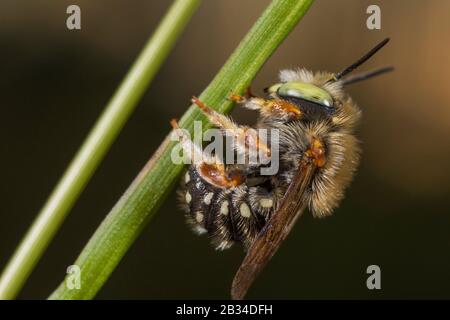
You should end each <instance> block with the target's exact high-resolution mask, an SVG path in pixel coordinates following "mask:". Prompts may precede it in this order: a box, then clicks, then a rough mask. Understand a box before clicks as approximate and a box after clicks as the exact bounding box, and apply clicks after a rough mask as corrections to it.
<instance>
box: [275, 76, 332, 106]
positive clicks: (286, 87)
mask: <svg viewBox="0 0 450 320" xmlns="http://www.w3.org/2000/svg"><path fill="white" fill-rule="evenodd" d="M268 91H269V92H270V93H277V94H278V95H279V96H281V97H286V98H299V99H303V100H307V101H311V102H314V103H317V104H320V105H323V106H325V107H332V106H333V98H331V95H330V94H329V93H328V92H326V91H325V90H323V89H321V88H319V87H317V86H315V85H313V84H310V83H305V82H285V83H277V84H274V85H273V86H271V87H270V88H269V89H268Z"/></svg>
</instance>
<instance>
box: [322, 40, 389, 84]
mask: <svg viewBox="0 0 450 320" xmlns="http://www.w3.org/2000/svg"><path fill="white" fill-rule="evenodd" d="M389 40H390V39H389V38H386V39H384V40H383V41H381V42H380V43H379V44H377V45H376V46H375V47H374V48H372V50H370V51H369V52H367V53H366V54H365V55H364V56H362V57H361V58H359V59H358V60H357V61H356V62H355V63H353V64H351V65H350V66H348V67H347V68H345V69H344V70H342V71H340V72H338V73H336V74H335V75H334V77H333V79H332V80H330V81H337V80H339V79H341V78H342V77H343V76H345V75H346V74H349V73H350V72H352V71H353V70H355V69H356V68H358V67H359V66H360V65H362V64H363V63H364V62H366V61H367V60H369V59H370V58H371V57H372V56H373V55H374V54H375V53H377V51H378V50H380V49H381V48H383V47H384V46H385V45H386V43H388V42H389Z"/></svg>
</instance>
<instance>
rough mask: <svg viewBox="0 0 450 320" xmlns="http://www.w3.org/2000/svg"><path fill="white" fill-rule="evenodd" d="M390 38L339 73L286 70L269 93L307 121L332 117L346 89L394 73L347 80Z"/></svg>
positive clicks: (373, 73)
mask: <svg viewBox="0 0 450 320" xmlns="http://www.w3.org/2000/svg"><path fill="white" fill-rule="evenodd" d="M388 41H389V38H386V39H384V40H383V41H381V42H380V43H379V44H377V45H376V46H375V47H374V48H373V49H371V50H370V51H369V52H367V53H366V54H365V55H364V56H362V57H361V58H360V59H358V60H357V61H356V62H354V63H353V64H351V65H350V66H348V67H347V68H345V69H343V70H342V71H340V72H338V73H324V72H318V73H316V74H313V73H311V72H310V71H307V70H305V69H300V70H298V71H294V70H283V71H282V72H281V73H280V80H281V82H280V83H276V84H274V85H272V86H270V87H269V88H267V89H265V91H266V93H268V94H269V95H270V96H271V97H272V98H274V99H277V98H278V99H283V100H287V101H289V102H291V103H292V104H295V105H296V106H297V107H298V108H299V109H300V110H301V111H302V112H303V113H304V114H305V116H306V119H316V118H317V117H324V116H325V117H328V116H332V115H333V113H334V112H335V111H336V108H338V107H337V106H339V105H341V103H340V100H341V99H342V98H343V96H344V94H343V91H342V88H343V87H344V86H346V85H348V84H351V83H354V82H357V81H361V80H366V79H369V78H371V77H374V76H376V75H379V74H381V73H385V72H388V71H392V70H393V68H392V67H386V68H381V69H377V70H374V71H370V72H366V73H362V74H357V75H354V76H349V77H346V76H347V75H348V74H349V73H351V72H352V71H353V70H355V69H356V68H357V67H359V66H360V65H361V64H363V63H364V62H366V61H367V60H368V59H370V57H372V56H373V55H374V54H375V53H376V52H377V51H378V50H380V49H381V48H382V47H383V46H384V45H386V43H388Z"/></svg>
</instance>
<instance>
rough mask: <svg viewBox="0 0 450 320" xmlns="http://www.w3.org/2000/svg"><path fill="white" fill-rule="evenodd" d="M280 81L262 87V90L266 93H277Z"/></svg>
mask: <svg viewBox="0 0 450 320" xmlns="http://www.w3.org/2000/svg"><path fill="white" fill-rule="evenodd" d="M282 85H283V84H282V83H275V84H274V85H271V86H270V87H268V88H264V92H266V93H277V91H278V89H279V88H280V87H281V86H282Z"/></svg>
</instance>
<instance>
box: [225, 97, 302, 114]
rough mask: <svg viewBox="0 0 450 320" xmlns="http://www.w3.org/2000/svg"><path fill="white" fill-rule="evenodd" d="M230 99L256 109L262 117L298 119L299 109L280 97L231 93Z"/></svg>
mask: <svg viewBox="0 0 450 320" xmlns="http://www.w3.org/2000/svg"><path fill="white" fill-rule="evenodd" d="M230 100H232V101H234V102H236V103H239V104H241V105H242V106H243V107H244V108H247V109H250V110H258V111H259V112H260V113H261V115H262V116H263V117H275V118H281V119H286V120H295V119H300V117H301V111H300V110H299V109H298V108H297V107H296V106H295V105H293V104H292V103H290V102H288V101H285V100H281V99H263V98H259V97H255V96H250V97H249V98H246V97H243V96H240V95H235V94H232V95H231V96H230Z"/></svg>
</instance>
